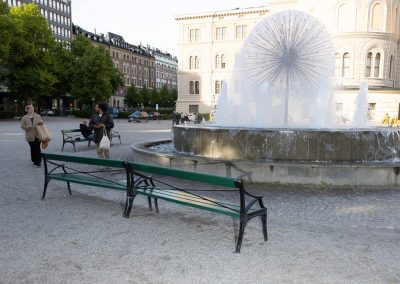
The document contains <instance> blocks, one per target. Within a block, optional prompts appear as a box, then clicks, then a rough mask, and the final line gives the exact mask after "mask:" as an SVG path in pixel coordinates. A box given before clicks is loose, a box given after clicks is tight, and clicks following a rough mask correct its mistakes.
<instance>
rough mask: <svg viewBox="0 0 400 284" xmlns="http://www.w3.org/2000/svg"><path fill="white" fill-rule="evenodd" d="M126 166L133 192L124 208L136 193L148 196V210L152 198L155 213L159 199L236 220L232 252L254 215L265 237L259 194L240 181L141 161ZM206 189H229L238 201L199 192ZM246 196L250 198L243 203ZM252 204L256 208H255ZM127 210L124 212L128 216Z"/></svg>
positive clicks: (212, 190) (222, 192) (262, 210)
mask: <svg viewBox="0 0 400 284" xmlns="http://www.w3.org/2000/svg"><path fill="white" fill-rule="evenodd" d="M129 165H130V168H131V170H132V171H133V176H134V179H133V180H134V184H133V191H130V193H133V196H129V197H128V198H129V204H127V207H126V208H128V209H127V210H130V209H131V208H132V202H133V200H134V198H135V196H136V195H138V194H139V195H144V196H146V197H147V198H148V203H149V208H150V210H152V202H151V199H152V198H153V200H154V205H155V208H156V211H157V212H159V210H158V200H159V199H160V200H163V201H168V202H173V203H176V204H180V205H185V206H190V207H193V208H197V209H201V210H206V211H210V212H214V213H217V214H223V215H227V216H229V217H232V218H234V219H239V220H240V225H239V234H238V236H237V242H236V252H240V248H241V245H242V240H243V235H244V230H245V226H246V224H247V222H248V221H249V220H250V219H252V218H254V217H260V218H261V221H262V232H263V235H264V240H265V241H267V240H268V236H267V208H265V207H264V204H263V201H262V196H255V195H253V194H250V193H249V192H248V191H246V190H245V188H244V183H243V180H241V179H235V178H230V177H221V176H215V175H209V174H204V173H197V172H189V171H183V170H178V169H172V168H166V167H160V166H154V165H147V164H142V163H134V162H129ZM149 174H150V175H149ZM171 177H172V178H177V181H178V182H172V183H171V181H170V180H171ZM179 180H187V181H190V182H191V183H192V182H196V184H197V183H198V185H194V187H195V188H191V189H188V188H182V187H180V186H179V185H174V184H175V183H178V184H179ZM205 184H208V186H202V185H205ZM210 185H212V186H213V187H219V188H220V189H215V188H214V189H210V188H209V186H210ZM221 188H222V189H221ZM207 191H209V192H213V193H214V194H215V193H218V194H222V195H223V194H224V193H225V192H227V191H228V192H231V193H233V194H234V195H237V196H238V197H239V198H238V202H237V203H234V202H233V203H232V202H226V201H224V200H217V199H215V198H214V197H207V196H205V195H204V194H200V193H205V192H207ZM225 199H226V198H225ZM246 199H250V200H249V201H247V202H246ZM256 204H257V205H258V206H257V207H258V208H256V206H255V205H256ZM129 213H130V212H127V214H128V215H129Z"/></svg>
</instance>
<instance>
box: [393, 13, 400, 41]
mask: <svg viewBox="0 0 400 284" xmlns="http://www.w3.org/2000/svg"><path fill="white" fill-rule="evenodd" d="M393 13H394V15H393V19H392V23H393V28H392V30H393V33H394V34H396V35H397V34H398V33H399V9H398V8H397V7H396V8H394V12H393Z"/></svg>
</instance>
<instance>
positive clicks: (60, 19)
mask: <svg viewBox="0 0 400 284" xmlns="http://www.w3.org/2000/svg"><path fill="white" fill-rule="evenodd" d="M6 2H7V3H8V5H9V6H11V7H16V6H20V5H21V4H23V3H35V4H36V5H38V6H39V8H40V13H41V14H42V15H43V17H45V18H46V20H47V21H48V22H49V25H50V28H51V30H52V32H53V36H54V38H55V39H56V41H58V42H66V43H70V42H71V39H72V20H71V0H6Z"/></svg>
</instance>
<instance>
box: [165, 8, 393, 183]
mask: <svg viewBox="0 0 400 284" xmlns="http://www.w3.org/2000/svg"><path fill="white" fill-rule="evenodd" d="M333 53H334V52H333V48H332V43H331V40H330V36H329V33H328V32H327V30H325V28H324V27H323V26H322V25H321V24H320V23H319V21H318V20H317V19H316V18H314V17H313V16H311V15H308V14H306V13H304V12H300V11H284V12H281V13H277V14H273V15H271V16H268V17H266V18H265V19H264V20H263V21H261V22H260V23H259V24H258V25H257V26H256V27H255V28H254V29H253V31H252V33H251V34H250V35H249V36H248V38H247V39H246V41H245V43H244V45H243V48H242V51H241V55H240V57H239V60H238V62H237V64H236V68H235V71H234V74H233V78H232V79H231V80H230V81H228V83H226V82H223V84H222V92H221V95H220V97H219V101H218V109H217V115H216V123H215V125H200V126H192V125H181V126H174V127H173V144H174V147H175V149H176V151H178V152H179V153H184V154H186V155H189V157H190V158H189V160H190V159H192V160H196V159H197V160H196V161H195V162H194V163H193V165H194V169H195V170H199V168H201V165H202V164H204V165H206V166H204V167H203V170H211V171H213V172H215V171H216V169H215V167H211V169H210V164H213V162H215V163H218V162H219V163H221V164H222V165H224V166H223V168H222V170H220V172H222V173H224V174H228V175H240V174H244V175H246V176H247V178H248V179H250V180H253V181H273V182H276V181H280V182H289V183H290V182H296V183H298V182H299V183H304V182H305V183H331V184H357V185H358V184H377V185H382V184H387V183H389V184H397V177H398V174H399V168H398V165H397V162H398V161H399V156H400V154H399V153H400V151H399V150H400V135H399V134H400V131H399V130H397V129H394V128H383V127H380V128H372V127H368V125H367V117H366V115H367V93H368V86H367V84H366V83H362V84H361V85H360V93H359V95H358V98H357V102H356V103H357V104H358V106H359V107H358V109H357V110H356V112H355V115H354V119H353V121H352V122H351V124H348V125H345V126H344V125H340V124H339V123H338V120H337V119H336V117H335V112H334V109H333V106H334V103H333V102H334V100H333V92H332V91H331V90H330V88H329V86H330V80H331V75H332V74H333V66H334V65H333ZM174 159H175V161H176V158H174ZM204 159H205V160H204ZM187 161H188V158H186V162H187ZM187 163H189V164H190V162H187ZM169 165H170V166H172V165H173V162H171V160H169ZM393 169H394V171H393ZM377 175H379V177H377ZM389 175H390V177H389Z"/></svg>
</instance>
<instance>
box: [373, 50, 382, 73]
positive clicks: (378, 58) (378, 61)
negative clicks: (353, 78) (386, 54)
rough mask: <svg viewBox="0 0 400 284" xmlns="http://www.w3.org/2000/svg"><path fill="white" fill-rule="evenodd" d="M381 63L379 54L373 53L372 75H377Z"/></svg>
mask: <svg viewBox="0 0 400 284" xmlns="http://www.w3.org/2000/svg"><path fill="white" fill-rule="evenodd" d="M380 64H381V54H380V53H377V54H376V55H375V66H374V77H375V78H377V77H379V65H380Z"/></svg>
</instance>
